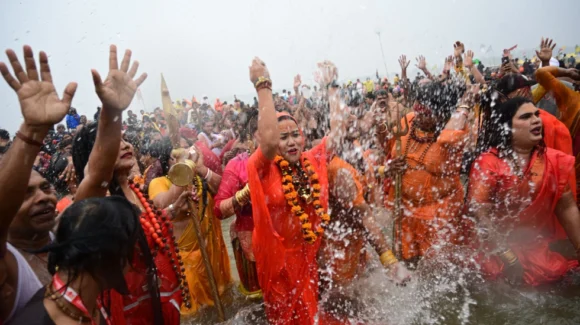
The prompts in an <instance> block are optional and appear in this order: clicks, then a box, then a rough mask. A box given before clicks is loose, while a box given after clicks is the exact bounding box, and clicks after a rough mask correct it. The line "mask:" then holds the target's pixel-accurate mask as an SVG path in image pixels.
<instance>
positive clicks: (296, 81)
mask: <svg viewBox="0 0 580 325" xmlns="http://www.w3.org/2000/svg"><path fill="white" fill-rule="evenodd" d="M301 84H302V78H301V77H300V75H299V74H298V75H296V77H294V88H295V89H296V88H298V87H300V85H301Z"/></svg>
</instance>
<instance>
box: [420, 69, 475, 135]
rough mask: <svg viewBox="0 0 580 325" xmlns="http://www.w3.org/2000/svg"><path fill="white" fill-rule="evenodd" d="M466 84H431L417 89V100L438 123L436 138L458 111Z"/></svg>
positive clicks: (453, 82)
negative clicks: (429, 111) (431, 113)
mask: <svg viewBox="0 0 580 325" xmlns="http://www.w3.org/2000/svg"><path fill="white" fill-rule="evenodd" d="M464 92H465V84H464V83H462V82H455V81H451V82H448V83H443V82H431V83H428V84H426V85H423V86H421V87H418V88H416V93H415V96H414V97H415V99H416V100H417V101H418V102H419V103H421V104H422V105H425V106H427V107H428V108H429V109H430V110H431V112H433V117H435V120H436V121H437V122H436V123H437V124H436V126H435V136H436V137H437V136H439V134H440V133H441V131H442V130H443V129H444V128H445V125H446V124H447V122H448V121H449V119H450V118H451V115H452V114H453V112H455V110H456V108H457V107H456V105H457V102H458V101H459V99H460V98H461V96H463V93H464Z"/></svg>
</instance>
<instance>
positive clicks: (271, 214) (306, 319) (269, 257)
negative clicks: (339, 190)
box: [248, 139, 328, 325]
mask: <svg viewBox="0 0 580 325" xmlns="http://www.w3.org/2000/svg"><path fill="white" fill-rule="evenodd" d="M303 157H307V158H308V160H309V161H310V163H311V164H312V167H313V168H314V169H315V171H316V172H317V174H318V178H319V183H320V185H321V188H322V189H321V202H322V205H323V207H324V208H325V209H327V208H328V180H327V173H326V162H327V161H328V159H327V153H326V139H323V141H322V142H321V143H320V144H318V145H317V146H315V147H314V148H313V149H312V150H309V151H307V152H305V153H303ZM248 183H249V185H250V195H251V201H252V210H253V211H252V212H253V218H254V234H253V249H254V256H255V258H256V267H257V271H258V280H259V282H260V287H261V288H262V292H263V295H264V302H265V306H266V316H267V318H268V321H269V322H270V323H271V324H300V325H302V324H314V323H315V319H316V315H317V313H318V266H317V263H316V254H317V252H318V248H319V247H320V237H318V239H317V240H316V241H315V242H314V243H312V244H309V243H307V242H306V241H305V240H304V238H303V237H302V230H301V224H300V221H299V220H298V218H297V217H296V216H294V214H293V213H292V211H291V210H290V206H289V205H288V203H287V202H286V199H285V197H284V192H283V190H282V173H281V171H280V169H279V168H278V166H277V165H276V164H275V163H274V161H271V160H268V159H267V158H266V157H265V156H264V154H263V153H262V150H261V148H258V149H257V150H256V151H255V152H254V153H253V154H252V156H251V157H250V159H249V161H248ZM303 207H304V210H305V212H306V213H307V214H308V215H309V217H310V221H311V222H312V223H313V225H312V227H313V229H315V228H316V227H317V226H318V225H319V224H320V220H319V218H318V216H317V214H316V213H315V211H314V208H313V207H312V206H311V205H306V204H303Z"/></svg>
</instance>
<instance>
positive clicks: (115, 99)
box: [91, 45, 147, 111]
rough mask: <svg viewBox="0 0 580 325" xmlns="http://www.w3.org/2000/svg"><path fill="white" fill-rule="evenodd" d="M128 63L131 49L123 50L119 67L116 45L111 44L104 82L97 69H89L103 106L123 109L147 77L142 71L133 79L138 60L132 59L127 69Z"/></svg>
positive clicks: (137, 67) (127, 105)
mask: <svg viewBox="0 0 580 325" xmlns="http://www.w3.org/2000/svg"><path fill="white" fill-rule="evenodd" d="M130 63H131V50H127V51H125V56H124V57H123V61H122V62H121V67H120V68H119V64H118V63H117V47H116V46H115V45H111V47H110V51H109V74H108V75H107V79H105V82H103V81H102V79H101V76H100V75H99V73H98V72H97V70H95V69H93V70H91V73H92V74H93V82H94V83H95V91H96V92H97V96H99V98H100V99H101V102H102V103H103V107H107V108H112V109H116V110H119V111H123V110H125V109H126V108H127V107H129V104H131V101H132V100H133V97H134V96H135V93H136V92H137V88H138V87H139V86H140V85H141V84H142V83H143V81H145V79H146V78H147V74H146V73H143V74H141V76H139V78H137V79H135V80H133V78H135V75H136V74H137V69H139V62H138V61H134V62H133V64H132V65H131V69H129V65H130Z"/></svg>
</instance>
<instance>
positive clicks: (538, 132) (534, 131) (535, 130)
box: [530, 126, 542, 135]
mask: <svg viewBox="0 0 580 325" xmlns="http://www.w3.org/2000/svg"><path fill="white" fill-rule="evenodd" d="M530 133H532V134H533V135H542V127H541V126H537V127H535V128H533V129H532V130H531V131H530Z"/></svg>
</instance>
